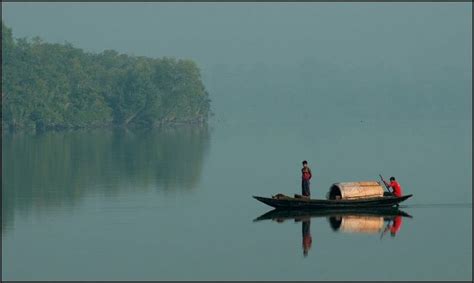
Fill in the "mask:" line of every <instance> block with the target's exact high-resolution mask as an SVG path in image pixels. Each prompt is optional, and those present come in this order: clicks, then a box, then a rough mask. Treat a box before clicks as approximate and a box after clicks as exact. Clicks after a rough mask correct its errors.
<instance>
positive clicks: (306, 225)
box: [301, 219, 313, 257]
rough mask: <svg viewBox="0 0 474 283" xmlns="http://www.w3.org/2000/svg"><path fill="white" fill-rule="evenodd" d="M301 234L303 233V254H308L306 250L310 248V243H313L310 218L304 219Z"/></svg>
mask: <svg viewBox="0 0 474 283" xmlns="http://www.w3.org/2000/svg"><path fill="white" fill-rule="evenodd" d="M301 228H302V234H303V254H304V256H305V257H306V256H308V251H309V249H311V244H312V243H313V238H312V237H311V231H310V228H311V219H307V220H304V221H303V223H302V225H301Z"/></svg>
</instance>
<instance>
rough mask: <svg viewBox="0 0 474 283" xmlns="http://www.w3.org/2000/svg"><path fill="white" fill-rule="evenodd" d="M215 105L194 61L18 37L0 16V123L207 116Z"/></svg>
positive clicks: (29, 125)
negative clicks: (87, 49) (97, 50)
mask: <svg viewBox="0 0 474 283" xmlns="http://www.w3.org/2000/svg"><path fill="white" fill-rule="evenodd" d="M209 109H210V100H209V95H208V93H207V92H206V90H205V87H204V85H203V83H202V81H201V77H200V71H199V69H198V67H197V66H196V64H195V63H194V62H193V61H191V60H176V59H173V58H163V59H153V58H147V57H136V56H128V55H124V54H119V53H117V52H116V51H113V50H106V51H104V52H102V53H100V54H93V53H88V52H85V51H83V50H81V49H79V48H75V47H73V46H72V45H71V44H68V43H66V44H51V43H45V42H43V41H42V40H41V39H40V38H34V39H32V40H27V39H16V38H14V37H13V35H12V31H11V29H10V28H8V27H6V26H5V25H4V23H3V22H2V116H3V119H2V128H9V129H37V130H38V129H41V130H42V129H62V128H86V127H102V126H110V125H119V126H123V125H143V126H156V125H161V124H168V123H193V122H200V123H201V122H205V121H206V120H207V118H208V114H209Z"/></svg>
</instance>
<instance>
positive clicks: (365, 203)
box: [253, 195, 413, 209]
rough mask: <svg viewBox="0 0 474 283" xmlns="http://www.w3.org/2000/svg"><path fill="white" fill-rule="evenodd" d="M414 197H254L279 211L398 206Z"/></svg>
mask: <svg viewBox="0 0 474 283" xmlns="http://www.w3.org/2000/svg"><path fill="white" fill-rule="evenodd" d="M412 196H413V195H406V196H402V197H394V196H382V197H369V198H357V199H328V200H326V199H309V198H292V197H283V198H267V197H259V196H253V197H254V198H255V199H256V200H258V201H261V202H263V203H264V204H267V205H269V206H272V207H274V208H278V209H328V208H339V209H354V208H377V207H392V206H398V205H399V203H400V202H402V201H405V200H407V199H408V198H410V197H412Z"/></svg>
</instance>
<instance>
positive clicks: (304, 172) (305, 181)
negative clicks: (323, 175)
mask: <svg viewBox="0 0 474 283" xmlns="http://www.w3.org/2000/svg"><path fill="white" fill-rule="evenodd" d="M312 176H313V175H312V174H311V169H310V168H309V167H308V161H306V160H304V161H303V168H301V194H302V195H303V196H305V197H308V198H309V197H310V196H311V193H310V191H309V180H310V179H311V177H312Z"/></svg>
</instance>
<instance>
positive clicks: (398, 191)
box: [383, 177, 403, 197]
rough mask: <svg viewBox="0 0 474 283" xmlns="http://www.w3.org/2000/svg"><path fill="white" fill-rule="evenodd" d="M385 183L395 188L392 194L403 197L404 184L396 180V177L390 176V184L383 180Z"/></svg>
mask: <svg viewBox="0 0 474 283" xmlns="http://www.w3.org/2000/svg"><path fill="white" fill-rule="evenodd" d="M383 182H384V183H385V185H386V186H387V187H389V188H392V189H393V192H392V194H393V195H394V196H396V197H401V196H402V195H403V191H402V186H400V184H399V183H398V182H397V181H396V180H395V177H390V184H388V183H387V182H385V180H383Z"/></svg>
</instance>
